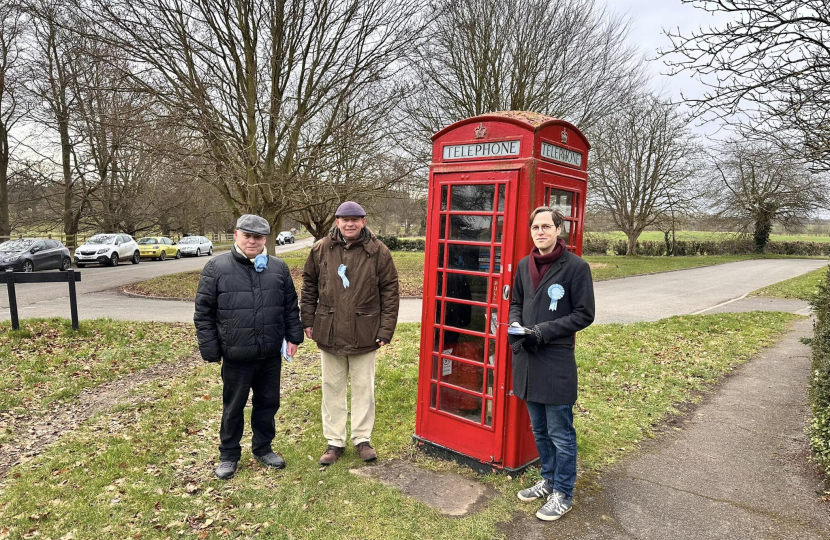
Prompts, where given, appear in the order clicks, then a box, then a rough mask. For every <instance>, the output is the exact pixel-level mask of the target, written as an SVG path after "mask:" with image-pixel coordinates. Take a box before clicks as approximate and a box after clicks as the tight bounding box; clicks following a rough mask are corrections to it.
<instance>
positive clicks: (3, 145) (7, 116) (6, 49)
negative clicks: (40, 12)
mask: <svg viewBox="0 0 830 540" xmlns="http://www.w3.org/2000/svg"><path fill="white" fill-rule="evenodd" d="M26 25H27V18H26V17H25V15H24V13H23V11H22V10H21V9H20V5H19V4H18V3H16V2H13V1H8V2H3V3H2V4H0V238H2V237H8V236H9V235H10V234H11V223H10V217H9V161H10V158H11V139H10V131H11V130H12V128H13V127H14V126H15V124H17V123H18V122H19V121H20V119H21V117H22V116H23V115H24V114H25V112H26V107H25V105H24V103H23V96H22V94H23V89H24V88H23V77H22V74H23V65H22V63H23V62H22V60H23V59H22V57H21V49H22V37H23V32H24V28H25V26H26Z"/></svg>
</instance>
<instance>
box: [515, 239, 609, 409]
mask: <svg viewBox="0 0 830 540" xmlns="http://www.w3.org/2000/svg"><path fill="white" fill-rule="evenodd" d="M530 264H532V262H531V260H530V256H527V257H525V258H524V259H522V260H521V261H519V264H518V266H517V268H516V277H515V279H514V283H513V296H512V299H511V301H510V313H509V323H510V324H512V323H514V322H518V323H519V324H521V325H522V326H525V327H527V328H532V327H533V326H534V325H537V324H538V325H539V329H540V330H541V333H542V343H541V344H540V345H539V348H538V351H537V352H536V353H535V354H531V353H529V352H528V351H527V350H526V349H525V348H522V350H521V351H520V352H519V353H518V354H514V355H513V393H514V394H515V395H516V396H517V397H519V398H520V399H524V400H526V401H534V402H537V403H544V404H548V405H567V404H570V403H575V402H576V397H577V382H578V381H577V374H576V358H575V357H574V343H575V336H574V334H576V333H577V332H579V331H580V330H582V329H583V328H587V327H588V326H589V325H590V324H591V323H592V322H593V321H594V283H593V281H592V279H591V268H590V267H589V266H588V263H587V262H585V261H584V260H583V259H582V258H581V257H579V256H578V255H574V254H573V253H570V252H569V251H565V253H563V254H562V256H561V257H559V258H558V259H557V260H556V261H554V262H553V264H552V265H551V267H550V268H549V269H548V271H547V273H545V276H544V277H543V278H542V282H541V283H540V284H539V287H538V288H536V289H534V288H533V283H532V282H531V280H530V268H529V266H528V265H530ZM555 284H558V285H561V286H562V288H563V289H564V291H565V294H564V296H563V297H562V298H561V299H559V300H558V301H557V305H556V309H555V310H553V311H551V309H550V304H551V298H550V296H548V291H549V289H550V287H551V286H552V285H555Z"/></svg>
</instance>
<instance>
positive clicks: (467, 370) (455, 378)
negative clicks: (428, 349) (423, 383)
mask: <svg viewBox="0 0 830 540" xmlns="http://www.w3.org/2000/svg"><path fill="white" fill-rule="evenodd" d="M441 382H445V383H447V384H452V385H453V386H459V387H461V388H466V389H467V390H472V391H474V392H481V385H482V384H483V383H484V368H483V367H482V366H471V365H470V364H465V363H463V362H459V361H457V360H450V359H449V358H444V359H443V360H442V361H441Z"/></svg>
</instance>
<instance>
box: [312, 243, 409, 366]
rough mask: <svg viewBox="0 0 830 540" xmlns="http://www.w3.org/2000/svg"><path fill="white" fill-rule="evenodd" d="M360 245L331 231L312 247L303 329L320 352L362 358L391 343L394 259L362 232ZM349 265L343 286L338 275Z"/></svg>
mask: <svg viewBox="0 0 830 540" xmlns="http://www.w3.org/2000/svg"><path fill="white" fill-rule="evenodd" d="M364 231H365V234H364V235H363V239H362V240H358V241H357V242H355V243H353V244H351V245H350V246H348V247H347V246H346V245H345V244H344V243H343V242H342V241H341V240H340V237H339V235H338V231H337V229H336V228H335V229H333V230H332V232H331V234H329V236H326V237H325V238H323V239H321V240H318V241H317V242H316V243H315V244H314V246H313V247H312V248H311V253H309V255H308V259H307V260H306V263H305V266H304V267H303V289H302V295H301V297H300V309H301V318H302V322H303V328H308V327H312V328H313V335H312V339H314V341H316V342H317V346H318V347H320V348H321V349H322V350H324V351H326V352H329V353H332V354H337V355H341V356H342V355H349V354H363V353H367V352H369V351H372V350H375V349H376V348H377V343H376V342H375V340H377V339H380V340H382V341H386V342H387V343H388V342H390V341H391V340H392V335H393V334H394V333H395V325H396V324H397V322H398V306H399V304H400V293H399V291H398V271H397V269H396V268H395V263H394V262H393V260H392V254H391V253H390V252H389V248H387V247H386V246H385V245H384V244H383V243H382V242H381V241H380V240H378V239H377V237H376V236H375V235H374V234H372V233H371V231H369V229H364ZM340 265H345V266H346V278H347V279H348V280H349V286H348V287H345V286H344V284H343V280H342V279H341V277H340V276H339V275H338V272H337V271H338V268H339V267H340Z"/></svg>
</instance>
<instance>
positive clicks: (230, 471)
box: [213, 461, 236, 480]
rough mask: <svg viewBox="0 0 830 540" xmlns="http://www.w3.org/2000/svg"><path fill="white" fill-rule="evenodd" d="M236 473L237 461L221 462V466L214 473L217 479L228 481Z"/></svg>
mask: <svg viewBox="0 0 830 540" xmlns="http://www.w3.org/2000/svg"><path fill="white" fill-rule="evenodd" d="M235 472H236V461H220V462H219V466H218V467H216V470H215V471H213V474H215V475H216V478H218V479H220V480H227V479H228V478H230V477H231V476H233V475H234V473H235Z"/></svg>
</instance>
